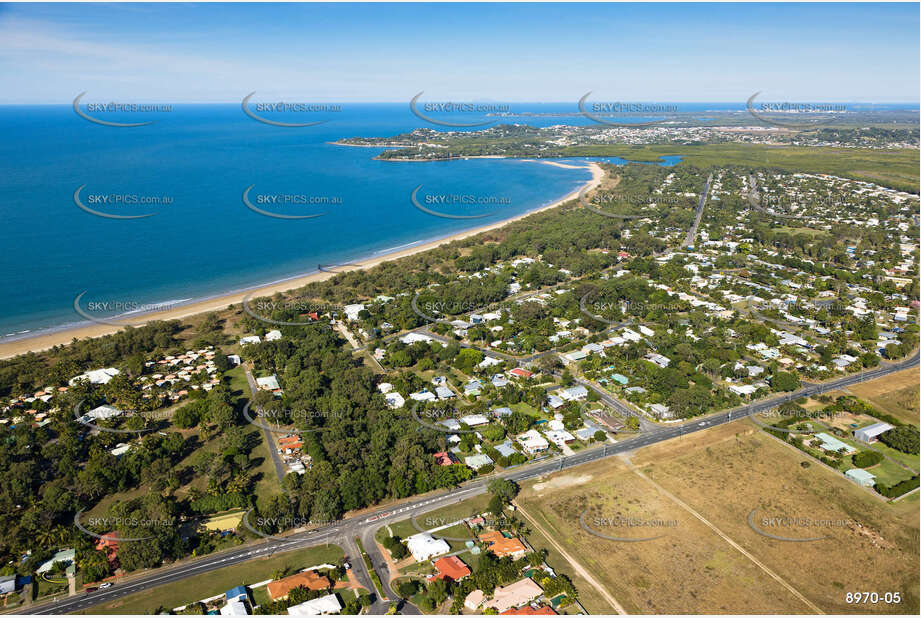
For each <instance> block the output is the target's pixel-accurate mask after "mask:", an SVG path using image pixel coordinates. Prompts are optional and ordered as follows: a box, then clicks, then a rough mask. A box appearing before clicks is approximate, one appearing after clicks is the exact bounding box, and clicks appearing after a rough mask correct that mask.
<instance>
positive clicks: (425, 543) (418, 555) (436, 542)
mask: <svg viewBox="0 0 921 618" xmlns="http://www.w3.org/2000/svg"><path fill="white" fill-rule="evenodd" d="M406 546H407V548H408V549H409V553H411V554H412V555H413V558H415V560H416V562H422V561H423V560H428V559H429V558H431V557H432V556H439V555H441V554H446V553H448V552H450V551H451V546H450V545H448V543H447V541H445V540H444V539H436V538H434V537H433V536H432V535H431V534H429V533H428V532H420V533H419V534H414V535H412V536H411V537H409V538H408V539H406Z"/></svg>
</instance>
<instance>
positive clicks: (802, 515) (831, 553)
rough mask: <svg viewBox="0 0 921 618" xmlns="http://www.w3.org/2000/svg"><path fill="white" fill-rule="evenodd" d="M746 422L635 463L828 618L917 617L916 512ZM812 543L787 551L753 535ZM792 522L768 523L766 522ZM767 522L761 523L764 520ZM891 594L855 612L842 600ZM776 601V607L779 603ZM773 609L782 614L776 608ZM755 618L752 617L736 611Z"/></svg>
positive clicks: (787, 545) (910, 504)
mask: <svg viewBox="0 0 921 618" xmlns="http://www.w3.org/2000/svg"><path fill="white" fill-rule="evenodd" d="M808 460H809V458H808V457H807V456H806V455H804V454H803V453H800V452H798V451H796V450H795V449H794V448H792V447H790V446H787V445H784V444H782V443H780V442H779V441H777V440H776V439H774V438H773V437H771V436H769V435H767V434H765V433H764V432H760V431H754V430H752V429H751V425H750V424H749V422H748V421H743V422H740V423H733V424H731V425H728V426H724V427H721V428H719V429H717V430H714V431H706V432H702V433H701V434H699V435H695V436H693V437H686V438H684V439H683V440H681V441H678V442H677V443H676V441H671V442H670V443H666V444H663V445H660V446H656V447H652V448H649V449H646V450H643V451H641V452H640V453H639V454H638V455H637V456H636V457H635V458H634V462H635V463H636V464H637V465H638V466H640V467H641V468H642V469H643V470H644V472H645V473H646V474H647V475H648V476H649V477H651V478H652V479H653V480H655V481H656V482H657V483H659V484H660V485H661V486H663V487H664V488H666V489H667V490H668V491H670V492H672V493H673V494H675V495H676V496H677V497H678V498H679V499H681V500H682V501H684V502H685V503H687V504H688V505H689V506H690V507H691V508H693V509H695V510H696V511H698V512H699V513H700V514H702V515H703V516H704V517H705V518H706V519H708V520H709V521H711V522H713V523H714V524H715V525H716V526H717V527H718V528H719V529H720V530H721V531H722V532H723V533H725V534H726V535H727V536H729V537H730V538H732V539H733V540H734V541H735V542H736V543H738V544H739V545H741V546H742V547H743V548H744V549H746V550H747V551H748V552H750V553H751V554H753V555H754V556H755V557H756V558H757V559H758V560H760V561H762V562H763V563H764V564H765V565H766V566H767V567H768V568H770V569H771V570H773V571H774V572H775V573H777V574H778V575H780V576H781V577H782V578H784V579H785V580H786V581H787V582H788V583H790V584H791V585H792V586H793V587H795V588H796V589H797V590H798V591H799V592H800V593H801V594H803V595H804V596H805V597H806V598H808V599H809V600H810V601H812V602H813V603H815V604H816V605H817V606H818V607H820V608H821V609H822V610H823V611H825V612H827V613H841V614H845V613H904V614H914V613H917V610H918V569H919V561H918V542H919V534H918V524H919V518H918V504H917V499H915V498H912V499H908V500H904V501H900V502H899V503H896V504H889V503H887V502H886V501H884V500H881V499H879V498H876V497H874V496H873V495H872V494H870V493H869V492H866V491H864V490H861V489H860V488H858V487H857V486H856V485H854V484H852V483H851V482H850V481H849V480H847V479H845V478H843V477H841V476H839V475H837V474H835V473H833V472H831V471H830V470H828V469H826V468H824V467H823V466H821V465H819V464H817V463H816V462H814V461H813V462H810V465H808V467H805V468H804V467H803V466H802V463H803V462H806V461H808ZM755 509H757V510H756V512H755V515H754V516H753V522H754V523H755V525H756V526H757V527H759V528H760V529H762V530H764V531H765V532H767V533H769V534H774V535H775V536H781V537H784V538H800V539H802V538H819V537H822V538H823V540H820V541H809V542H788V541H781V540H776V539H773V538H768V537H766V536H763V535H761V534H758V533H757V532H755V531H754V530H753V529H752V528H751V527H750V525H749V521H748V518H749V516H750V515H751V514H752V511H753V510H755ZM779 517H788V518H796V520H797V523H795V524H791V523H790V522H789V521H787V522H784V523H783V524H778V523H771V522H770V521H769V518H779ZM766 520H767V521H766ZM858 590H859V591H861V592H879V593H881V594H882V593H885V592H899V593H900V594H901V598H902V603H900V604H891V605H886V604H884V603H879V604H877V605H861V606H855V605H852V604H848V603H847V602H846V599H845V595H846V593H847V592H856V591H858ZM778 600H779V601H782V598H779V599H778ZM775 610H777V611H780V610H781V608H780V607H776V608H775ZM743 611H745V612H752V611H756V610H755V608H751V609H746V610H743Z"/></svg>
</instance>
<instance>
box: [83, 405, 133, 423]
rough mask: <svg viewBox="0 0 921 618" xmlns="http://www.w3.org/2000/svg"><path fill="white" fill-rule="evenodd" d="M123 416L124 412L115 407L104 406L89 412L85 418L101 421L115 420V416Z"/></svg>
mask: <svg viewBox="0 0 921 618" xmlns="http://www.w3.org/2000/svg"><path fill="white" fill-rule="evenodd" d="M122 414H124V412H122V411H121V410H119V409H118V408H116V407H115V406H110V405H103V406H99V407H98V408H93V409H92V410H90V411H89V412H87V413H86V415H85V416H84V418H91V419H93V420H99V419H107V418H113V417H115V416H121V415H122Z"/></svg>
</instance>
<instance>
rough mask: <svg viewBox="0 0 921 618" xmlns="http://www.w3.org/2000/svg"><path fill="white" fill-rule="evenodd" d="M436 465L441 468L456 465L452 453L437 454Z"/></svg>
mask: <svg viewBox="0 0 921 618" xmlns="http://www.w3.org/2000/svg"><path fill="white" fill-rule="evenodd" d="M434 457H435V463H436V464H438V465H439V466H451V465H454V463H455V461H454V458H453V457H452V456H451V453H446V452H444V451H442V452H441V453H435V455H434Z"/></svg>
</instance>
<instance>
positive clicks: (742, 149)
mask: <svg viewBox="0 0 921 618" xmlns="http://www.w3.org/2000/svg"><path fill="white" fill-rule="evenodd" d="M563 154H564V156H620V157H623V158H625V159H629V160H631V161H655V160H657V159H658V158H659V157H661V156H664V155H680V156H681V157H682V161H681V163H680V165H693V166H696V167H701V168H705V167H711V166H726V165H746V166H753V167H771V168H776V169H780V170H785V171H789V172H812V173H824V174H833V175H837V176H844V177H850V178H856V179H859V180H866V181H868V182H877V183H880V184H882V185H885V186H889V187H892V188H895V189H901V190H904V191H914V192H917V191H918V166H919V156H918V151H917V150H914V149H904V150H876V149H869V148H807V147H797V146H767V145H760V144H706V145H702V146H674V145H668V146H608V145H604V146H602V145H599V146H573V147H570V148H566V149H564V153H563Z"/></svg>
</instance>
